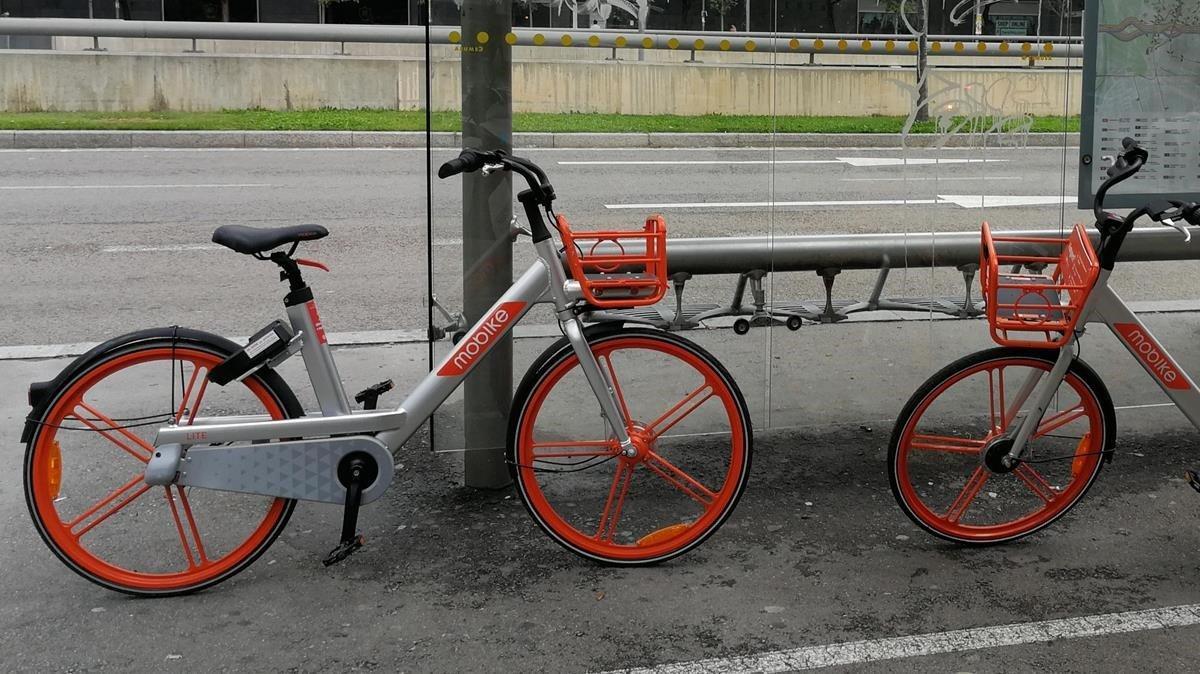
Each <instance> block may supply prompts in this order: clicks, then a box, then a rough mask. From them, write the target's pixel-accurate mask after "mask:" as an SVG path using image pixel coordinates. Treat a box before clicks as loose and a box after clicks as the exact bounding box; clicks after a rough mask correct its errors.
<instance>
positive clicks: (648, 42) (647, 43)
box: [642, 37, 654, 49]
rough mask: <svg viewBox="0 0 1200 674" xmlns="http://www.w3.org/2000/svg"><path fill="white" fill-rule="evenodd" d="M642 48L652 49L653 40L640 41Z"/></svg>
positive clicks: (650, 38)
mask: <svg viewBox="0 0 1200 674" xmlns="http://www.w3.org/2000/svg"><path fill="white" fill-rule="evenodd" d="M642 46H643V47H645V48H646V49H654V38H652V37H648V38H645V39H643V40H642Z"/></svg>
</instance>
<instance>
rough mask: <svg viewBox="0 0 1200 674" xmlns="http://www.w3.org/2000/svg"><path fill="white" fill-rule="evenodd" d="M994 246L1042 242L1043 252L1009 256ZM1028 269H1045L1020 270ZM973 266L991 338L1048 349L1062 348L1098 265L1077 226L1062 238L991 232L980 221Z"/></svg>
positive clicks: (1010, 344)
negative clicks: (981, 292)
mask: <svg viewBox="0 0 1200 674" xmlns="http://www.w3.org/2000/svg"><path fill="white" fill-rule="evenodd" d="M996 244H1022V247H1024V248H1029V247H1030V244H1034V245H1040V246H1043V247H1044V248H1045V251H1046V252H1045V254H1043V255H1009V254H1004V253H997V252H996ZM1002 248H1009V249H1011V248H1012V246H1011V245H1010V246H1002ZM1010 265H1012V267H1010ZM1030 267H1032V268H1033V269H1038V268H1041V269H1044V270H1045V271H1044V272H1035V273H1020V272H1021V270H1023V269H1026V268H1030ZM1051 267H1052V268H1051ZM1004 269H1008V271H1005V270H1004ZM1014 269H1015V271H1014ZM979 270H980V277H979V283H980V285H981V286H983V297H984V300H985V301H986V302H987V318H988V324H989V325H990V326H991V331H992V339H993V340H995V341H996V343H997V344H1000V345H1002V346H1031V347H1040V348H1047V349H1050V348H1058V347H1061V346H1063V345H1064V344H1066V343H1067V340H1069V339H1070V338H1071V334H1072V333H1073V332H1074V330H1075V326H1076V324H1077V323H1079V317H1080V314H1081V310H1082V309H1083V306H1084V304H1085V303H1086V302H1087V298H1088V295H1089V294H1091V292H1092V288H1093V287H1094V286H1095V285H1096V277H1097V276H1098V275H1099V274H1100V263H1099V261H1097V259H1096V251H1095V249H1094V248H1092V241H1091V239H1089V238H1088V235H1087V230H1086V229H1084V226H1083V225H1075V227H1074V228H1073V229H1072V230H1071V234H1070V235H1069V236H1068V237H1067V238H1065V239H1050V238H1032V237H1019V236H992V230H991V228H990V227H989V226H988V224H987V223H986V222H985V223H983V234H982V237H981V239H980V246H979Z"/></svg>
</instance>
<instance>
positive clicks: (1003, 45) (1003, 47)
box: [1000, 42, 1008, 54]
mask: <svg viewBox="0 0 1200 674" xmlns="http://www.w3.org/2000/svg"><path fill="white" fill-rule="evenodd" d="M1000 53H1001V54H1007V53H1008V43H1007V42H1001V43H1000Z"/></svg>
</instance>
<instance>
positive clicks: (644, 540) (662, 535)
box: [637, 524, 691, 547]
mask: <svg viewBox="0 0 1200 674" xmlns="http://www.w3.org/2000/svg"><path fill="white" fill-rule="evenodd" d="M689 526H691V525H688V524H672V525H671V526H669V527H663V528H661V529H659V530H658V531H652V532H650V533H648V534H646V535H645V536H642V537H641V538H639V539H638V542H637V544H638V545H640V546H642V547H646V546H648V545H654V544H656V543H662V542H663V541H665V540H668V539H671V538H674V537H676V536H678V535H679V534H681V533H683V532H685V531H687V529H688V527H689Z"/></svg>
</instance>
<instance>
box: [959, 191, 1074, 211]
mask: <svg viewBox="0 0 1200 674" xmlns="http://www.w3.org/2000/svg"><path fill="white" fill-rule="evenodd" d="M938 199H940V200H942V201H945V202H949V203H952V204H955V205H957V206H961V207H963V208H1011V207H1014V206H1051V205H1053V206H1059V205H1062V204H1074V203H1076V202H1077V200H1078V198H1077V197H1076V196H1075V195H1074V194H1068V195H1058V196H1015V195H1007V194H1005V195H983V194H939V195H938Z"/></svg>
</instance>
